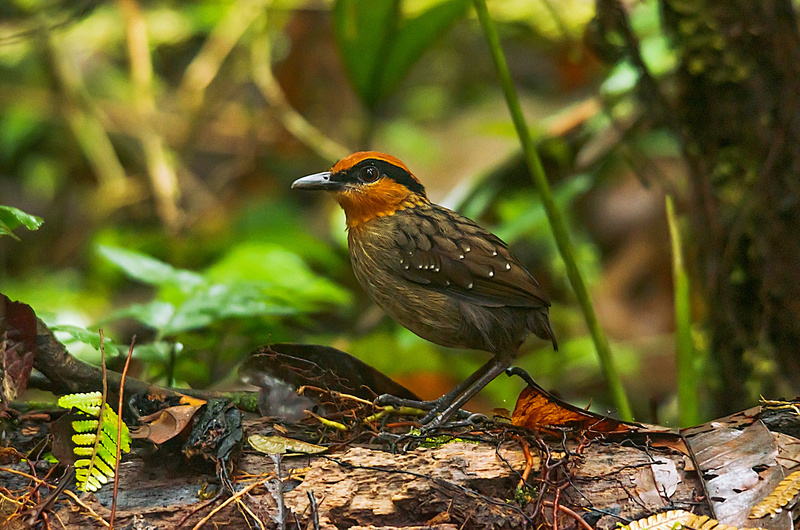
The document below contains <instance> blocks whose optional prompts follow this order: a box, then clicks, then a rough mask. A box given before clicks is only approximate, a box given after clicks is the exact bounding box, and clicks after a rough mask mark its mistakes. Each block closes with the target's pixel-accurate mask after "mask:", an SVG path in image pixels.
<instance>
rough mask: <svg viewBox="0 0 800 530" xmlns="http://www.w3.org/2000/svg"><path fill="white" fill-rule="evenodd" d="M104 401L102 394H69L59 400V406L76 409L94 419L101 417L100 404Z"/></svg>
mask: <svg viewBox="0 0 800 530" xmlns="http://www.w3.org/2000/svg"><path fill="white" fill-rule="evenodd" d="M102 400H103V393H102V392H86V393H85V394H67V395H66V396H61V397H60V398H58V406H59V407H62V408H65V409H71V408H76V409H78V410H80V411H82V412H85V413H86V414H88V415H89V416H92V417H94V418H96V417H98V416H99V415H100V403H101V402H102Z"/></svg>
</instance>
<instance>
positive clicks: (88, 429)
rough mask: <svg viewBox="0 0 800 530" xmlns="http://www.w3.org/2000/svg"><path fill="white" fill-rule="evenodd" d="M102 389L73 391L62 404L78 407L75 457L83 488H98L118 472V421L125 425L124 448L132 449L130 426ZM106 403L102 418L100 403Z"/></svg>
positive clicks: (75, 426)
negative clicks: (115, 410) (112, 406)
mask: <svg viewBox="0 0 800 530" xmlns="http://www.w3.org/2000/svg"><path fill="white" fill-rule="evenodd" d="M102 399H103V395H102V393H101V392H89V393H86V394H70V395H67V396H62V397H61V398H60V399H59V400H58V404H59V406H61V407H64V408H71V409H74V410H75V409H76V410H77V411H78V412H77V413H76V414H78V415H80V418H81V419H79V420H75V421H73V422H72V429H73V430H74V431H75V434H73V435H72V443H73V444H74V447H73V453H74V454H75V455H76V456H79V457H83V458H78V459H77V460H76V461H75V464H74V465H75V479H76V482H77V486H78V489H80V490H81V491H97V490H99V489H100V488H101V487H102V486H103V484H106V483H107V482H108V479H109V478H112V477H113V476H114V467H115V466H116V462H117V459H116V454H117V443H116V439H117V425H118V424H119V425H121V426H122V436H121V437H120V449H121V450H122V451H123V452H126V453H128V452H130V450H131V436H130V433H129V432H128V426H127V425H125V423H124V422H121V421H119V418H118V416H117V413H116V412H114V411H113V410H112V409H111V407H109V406H108V404H107V403H106V404H103V403H102ZM101 405H104V406H103V415H102V420H101V419H100V407H101Z"/></svg>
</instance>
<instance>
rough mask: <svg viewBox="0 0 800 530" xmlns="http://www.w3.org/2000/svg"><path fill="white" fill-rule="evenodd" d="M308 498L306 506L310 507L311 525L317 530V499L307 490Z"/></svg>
mask: <svg viewBox="0 0 800 530" xmlns="http://www.w3.org/2000/svg"><path fill="white" fill-rule="evenodd" d="M306 495H307V496H308V505H309V506H311V524H313V525H314V530H319V506H318V505H317V499H316V498H315V497H314V492H313V491H311V490H308V491H307V492H306Z"/></svg>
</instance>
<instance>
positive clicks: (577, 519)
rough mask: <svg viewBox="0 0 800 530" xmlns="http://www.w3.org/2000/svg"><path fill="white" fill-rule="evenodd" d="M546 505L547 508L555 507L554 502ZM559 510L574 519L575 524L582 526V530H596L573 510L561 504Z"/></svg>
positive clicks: (547, 502)
mask: <svg viewBox="0 0 800 530" xmlns="http://www.w3.org/2000/svg"><path fill="white" fill-rule="evenodd" d="M544 504H545V506H553V501H544ZM558 509H559V510H561V511H562V512H564V513H565V514H567V515H569V516H570V517H572V518H573V519H575V522H577V523H578V526H580V527H581V528H583V529H585V530H594V529H593V528H592V527H591V525H590V524H589V523H587V522H586V521H584V520H583V517H581V516H580V515H578V513H577V512H576V511H574V510H571V509H570V508H567V507H566V506H562V505H561V504H559V505H558Z"/></svg>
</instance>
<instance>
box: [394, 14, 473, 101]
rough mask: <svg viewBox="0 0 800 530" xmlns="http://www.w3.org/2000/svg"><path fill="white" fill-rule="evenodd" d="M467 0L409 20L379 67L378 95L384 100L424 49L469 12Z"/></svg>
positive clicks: (401, 28)
mask: <svg viewBox="0 0 800 530" xmlns="http://www.w3.org/2000/svg"><path fill="white" fill-rule="evenodd" d="M469 6H470V1H469V0H448V1H446V2H442V3H441V4H438V5H435V6H433V7H431V8H430V9H428V10H427V11H425V12H424V13H422V14H421V15H419V16H417V17H415V18H413V19H411V20H409V21H408V22H406V23H405V24H404V25H403V26H401V27H400V30H399V31H398V32H397V35H396V36H395V38H394V39H392V43H391V46H390V47H389V49H388V53H387V57H386V62H385V63H384V64H382V65H381V72H382V74H383V75H382V76H380V87H379V90H378V96H379V97H380V98H383V97H386V96H387V95H388V94H389V93H390V92H391V91H392V90H394V88H395V87H397V85H398V84H400V81H402V80H403V77H405V75H406V74H407V73H408V71H409V70H410V69H411V67H412V66H413V65H414V63H416V62H417V61H418V60H419V58H420V57H422V54H423V53H425V50H427V49H428V48H430V47H431V45H433V43H434V41H435V40H436V39H437V38H439V37H440V36H441V35H442V34H443V33H444V32H445V31H447V30H448V29H449V28H450V26H452V25H453V23H454V22H455V21H456V20H458V19H460V18H461V17H463V16H464V14H465V13H466V12H467V9H469Z"/></svg>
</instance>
